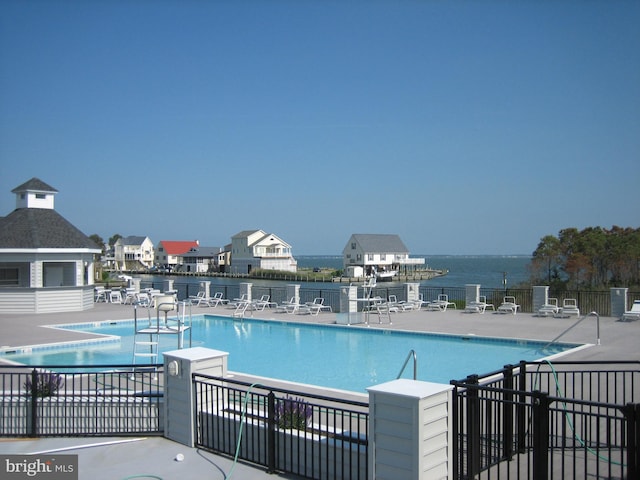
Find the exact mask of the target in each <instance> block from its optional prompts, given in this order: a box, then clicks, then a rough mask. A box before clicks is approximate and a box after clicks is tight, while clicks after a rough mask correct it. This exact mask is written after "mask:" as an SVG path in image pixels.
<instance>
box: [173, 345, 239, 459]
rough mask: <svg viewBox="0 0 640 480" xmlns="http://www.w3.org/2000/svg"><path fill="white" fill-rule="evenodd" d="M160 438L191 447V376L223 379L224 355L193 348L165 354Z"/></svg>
mask: <svg viewBox="0 0 640 480" xmlns="http://www.w3.org/2000/svg"><path fill="white" fill-rule="evenodd" d="M163 356H164V382H165V383H164V384H165V388H164V436H165V437H167V438H169V439H170V440H174V441H176V442H179V443H182V444H184V445H187V446H188V447H192V448H193V447H194V445H195V438H194V435H195V433H194V432H195V422H196V421H197V419H196V418H195V415H194V412H193V405H194V391H193V390H194V389H193V383H192V380H191V374H193V373H202V374H206V375H212V376H216V377H225V376H226V375H227V357H228V356H229V354H228V353H227V352H221V351H219V350H212V349H210V348H203V347H194V348H185V349H182V350H172V351H170V352H165V353H164V354H163Z"/></svg>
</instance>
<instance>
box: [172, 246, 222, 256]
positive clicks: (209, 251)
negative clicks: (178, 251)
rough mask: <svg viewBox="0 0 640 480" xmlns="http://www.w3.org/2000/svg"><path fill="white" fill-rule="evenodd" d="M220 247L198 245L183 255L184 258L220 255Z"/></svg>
mask: <svg viewBox="0 0 640 480" xmlns="http://www.w3.org/2000/svg"><path fill="white" fill-rule="evenodd" d="M221 252H222V250H221V249H220V247H198V248H195V249H192V250H190V251H189V252H187V253H185V254H183V255H182V257H183V258H198V257H202V258H213V257H217V256H218V255H220V253H221Z"/></svg>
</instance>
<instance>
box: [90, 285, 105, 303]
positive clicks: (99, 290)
mask: <svg viewBox="0 0 640 480" xmlns="http://www.w3.org/2000/svg"><path fill="white" fill-rule="evenodd" d="M93 300H94V301H95V302H106V301H107V291H106V290H105V289H104V287H103V286H99V287H95V289H94V297H93Z"/></svg>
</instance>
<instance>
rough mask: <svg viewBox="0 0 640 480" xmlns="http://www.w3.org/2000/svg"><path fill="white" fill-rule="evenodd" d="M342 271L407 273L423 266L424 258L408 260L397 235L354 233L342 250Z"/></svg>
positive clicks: (407, 255) (404, 248)
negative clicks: (360, 269)
mask: <svg viewBox="0 0 640 480" xmlns="http://www.w3.org/2000/svg"><path fill="white" fill-rule="evenodd" d="M342 258H343V259H342V263H343V266H344V269H345V270H347V269H352V270H354V271H358V270H357V269H354V267H362V271H364V273H365V274H366V275H372V274H373V273H374V271H375V272H376V273H377V274H378V275H380V274H382V273H383V272H388V273H391V272H399V271H402V272H407V271H408V270H415V269H416V268H417V267H419V266H421V265H424V263H425V259H424V258H410V257H409V250H408V249H407V247H406V246H405V244H404V243H403V242H402V240H401V239H400V237H399V236H398V235H393V234H364V233H354V234H353V235H351V237H350V238H349V241H348V242H347V244H346V245H345V247H344V249H343V250H342Z"/></svg>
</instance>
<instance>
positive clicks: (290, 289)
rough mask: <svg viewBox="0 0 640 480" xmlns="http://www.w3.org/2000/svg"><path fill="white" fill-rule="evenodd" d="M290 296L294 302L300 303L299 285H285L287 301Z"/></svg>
mask: <svg viewBox="0 0 640 480" xmlns="http://www.w3.org/2000/svg"><path fill="white" fill-rule="evenodd" d="M292 298H293V301H294V303H300V285H295V284H290V285H287V302H288V301H289V300H291V299H292Z"/></svg>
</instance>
